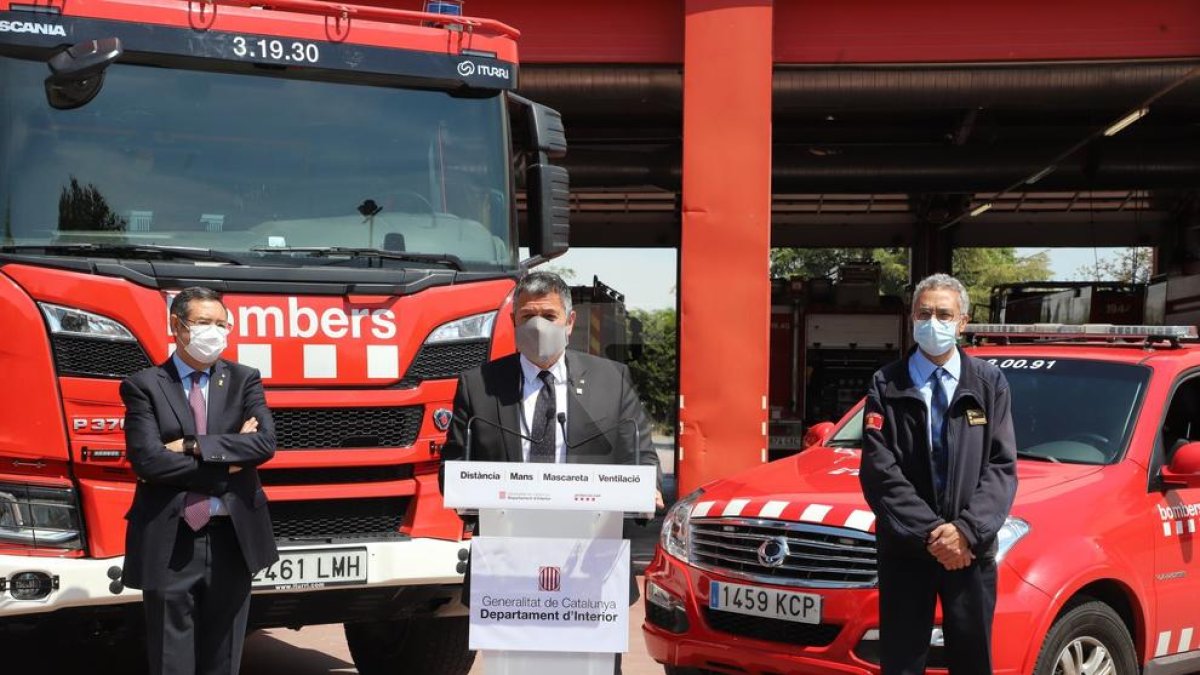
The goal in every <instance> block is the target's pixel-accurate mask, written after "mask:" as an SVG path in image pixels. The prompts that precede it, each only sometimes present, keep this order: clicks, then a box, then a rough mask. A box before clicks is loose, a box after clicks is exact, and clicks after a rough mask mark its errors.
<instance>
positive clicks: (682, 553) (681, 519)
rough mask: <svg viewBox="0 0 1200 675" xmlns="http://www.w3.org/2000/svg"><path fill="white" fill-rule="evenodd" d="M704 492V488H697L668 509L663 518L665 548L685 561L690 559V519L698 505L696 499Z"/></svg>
mask: <svg viewBox="0 0 1200 675" xmlns="http://www.w3.org/2000/svg"><path fill="white" fill-rule="evenodd" d="M702 494H704V491H703V490H696V491H695V492H693V493H692V494H690V495H688V496H686V497H684V498H683V499H680V500H679V501H677V502H675V504H674V505H673V506H671V509H670V510H669V511H667V515H666V517H665V518H663V525H662V535H661V537H660V543H661V544H662V547H663V550H664V551H666V552H667V554H668V555H670V556H672V557H674V558H678V559H679V560H682V561H684V562H687V559H688V548H689V543H690V539H691V527H690V526H689V525H688V521H689V519H691V517H692V508H693V507H694V506H696V501H697V500H698V499H700V495H702Z"/></svg>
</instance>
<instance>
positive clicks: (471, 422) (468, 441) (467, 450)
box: [463, 411, 553, 462]
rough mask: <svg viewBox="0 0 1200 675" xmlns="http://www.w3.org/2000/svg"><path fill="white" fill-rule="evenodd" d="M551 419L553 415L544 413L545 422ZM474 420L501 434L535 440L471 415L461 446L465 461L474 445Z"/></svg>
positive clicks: (530, 440)
mask: <svg viewBox="0 0 1200 675" xmlns="http://www.w3.org/2000/svg"><path fill="white" fill-rule="evenodd" d="M547 412H549V411H547ZM551 419H553V417H551V416H550V415H546V421H547V422H549V421H550V420H551ZM476 422H478V423H480V424H486V425H487V426H489V427H492V428H493V429H496V430H498V431H499V432H500V433H502V434H509V435H510V436H516V437H517V438H520V439H522V440H525V441H529V442H530V443H534V442H535V441H534V439H532V438H530V437H529V436H526V435H525V434H523V433H521V432H519V431H513V430H512V429H509V428H508V427H506V426H504V425H502V424H497V423H495V422H493V421H491V420H489V419H484V418H482V417H472V418H471V419H469V420H467V434H466V435H467V437H466V439H465V443H464V445H465V446H466V447H464V448H463V461H467V462H469V461H471V448H473V447H474V441H473V439H474V435H475V434H474V430H473V427H474V425H475V423H476Z"/></svg>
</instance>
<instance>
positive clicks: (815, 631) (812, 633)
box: [704, 607, 842, 647]
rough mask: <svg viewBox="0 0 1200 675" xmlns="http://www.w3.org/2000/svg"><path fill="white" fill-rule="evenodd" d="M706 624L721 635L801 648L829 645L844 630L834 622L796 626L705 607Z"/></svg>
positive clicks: (785, 622)
mask: <svg viewBox="0 0 1200 675" xmlns="http://www.w3.org/2000/svg"><path fill="white" fill-rule="evenodd" d="M704 621H705V623H707V624H708V625H709V627H710V628H712V629H713V630H719V631H721V632H722V633H729V634H730V635H737V636H739V637H746V638H752V639H754V640H766V641H767V642H782V643H785V644H789V645H797V646H800V647H825V646H828V645H830V644H832V643H833V641H834V640H835V639H837V636H838V633H839V632H841V630H842V627H841V626H839V625H837V624H832V623H820V624H811V623H797V622H795V621H784V620H783V619H768V618H766V617H760V616H745V615H743V614H734V613H732V612H721V611H718V610H714V609H709V608H708V607H705V608H704Z"/></svg>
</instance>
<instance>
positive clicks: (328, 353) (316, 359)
mask: <svg viewBox="0 0 1200 675" xmlns="http://www.w3.org/2000/svg"><path fill="white" fill-rule="evenodd" d="M334 377H337V345H304V378H305V379H310V380H311V379H326V378H334Z"/></svg>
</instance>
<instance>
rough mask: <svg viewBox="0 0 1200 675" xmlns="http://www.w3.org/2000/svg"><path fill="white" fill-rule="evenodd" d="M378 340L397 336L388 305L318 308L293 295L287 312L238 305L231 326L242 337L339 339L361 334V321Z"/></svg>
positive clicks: (392, 315) (393, 316) (394, 316)
mask: <svg viewBox="0 0 1200 675" xmlns="http://www.w3.org/2000/svg"><path fill="white" fill-rule="evenodd" d="M364 323H368V329H369V330H370V332H371V335H373V336H374V337H375V338H376V339H378V340H390V339H392V338H394V337H396V314H395V312H393V311H392V310H390V309H351V310H350V313H349V314H347V313H346V310H344V309H342V308H341V307H329V308H328V309H325V310H323V311H321V312H318V311H317V310H315V309H312V308H311V307H302V306H300V302H299V301H298V300H297V299H296V298H288V302H287V314H286V315H285V314H284V310H283V309H282V308H280V307H258V306H254V305H247V306H244V307H238V308H237V319H236V320H235V322H234V329H236V330H237V331H238V335H239V336H241V337H259V338H261V337H268V336H274V337H277V338H281V337H284V335H285V333H286V335H287V337H292V338H301V339H308V338H311V337H316V336H317V334H318V333H320V334H321V335H323V336H325V337H327V338H331V339H334V340H338V339H341V338H344V337H347V336H349V337H351V338H358V337H362V334H363V324H364Z"/></svg>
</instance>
